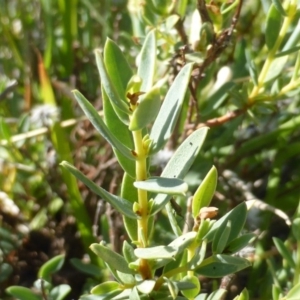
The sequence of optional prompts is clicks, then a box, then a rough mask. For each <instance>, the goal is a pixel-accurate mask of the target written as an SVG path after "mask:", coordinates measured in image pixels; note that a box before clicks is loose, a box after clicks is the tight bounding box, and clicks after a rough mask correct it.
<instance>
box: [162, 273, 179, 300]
mask: <svg viewBox="0 0 300 300" xmlns="http://www.w3.org/2000/svg"><path fill="white" fill-rule="evenodd" d="M164 280H165V282H166V283H167V286H168V289H169V292H170V295H171V297H172V298H173V299H176V297H177V295H178V293H179V289H178V287H177V286H176V285H175V284H174V283H173V281H172V280H170V279H169V278H167V277H164Z"/></svg>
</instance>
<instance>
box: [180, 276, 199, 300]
mask: <svg viewBox="0 0 300 300" xmlns="http://www.w3.org/2000/svg"><path fill="white" fill-rule="evenodd" d="M182 281H183V282H187V283H190V284H192V285H194V287H193V288H190V289H187V290H184V291H181V293H182V295H183V296H185V297H186V298H187V299H194V298H195V297H196V296H197V295H198V294H199V292H200V282H199V278H198V277H197V276H194V275H193V276H191V275H187V276H185V277H183V278H182Z"/></svg>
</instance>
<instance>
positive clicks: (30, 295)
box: [5, 286, 42, 300]
mask: <svg viewBox="0 0 300 300" xmlns="http://www.w3.org/2000/svg"><path fill="white" fill-rule="evenodd" d="M5 291H6V292H7V293H8V294H10V295H11V296H13V297H15V298H17V299H18V300H42V296H38V295H36V294H35V293H34V292H32V291H31V290H30V289H28V288H25V287H22V286H10V287H9V288H7V289H6V290H5Z"/></svg>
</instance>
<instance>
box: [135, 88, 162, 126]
mask: <svg viewBox="0 0 300 300" xmlns="http://www.w3.org/2000/svg"><path fill="white" fill-rule="evenodd" d="M160 104H161V101H160V93H159V89H158V88H156V87H154V88H153V89H151V90H150V91H149V92H148V93H147V94H145V95H143V96H142V97H140V99H139V101H138V106H137V108H136V109H135V110H134V112H133V114H132V116H131V117H130V123H129V130H131V131H135V130H140V129H143V128H144V127H146V126H147V125H149V124H150V123H151V122H152V121H153V120H154V119H155V118H156V116H157V114H158V111H159V108H160Z"/></svg>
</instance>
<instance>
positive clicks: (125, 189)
mask: <svg viewBox="0 0 300 300" xmlns="http://www.w3.org/2000/svg"><path fill="white" fill-rule="evenodd" d="M134 181H135V179H134V178H133V177H131V176H129V175H128V174H126V173H124V176H123V180H122V186H121V197H122V198H124V199H127V200H128V201H129V202H131V203H132V205H133V203H134V202H137V201H138V194H137V189H136V188H135V187H134V186H133V183H134ZM123 220H124V226H125V229H126V232H127V234H128V235H129V237H130V239H131V240H132V241H137V240H138V229H137V220H134V219H132V218H128V217H126V216H124V217H123Z"/></svg>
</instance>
